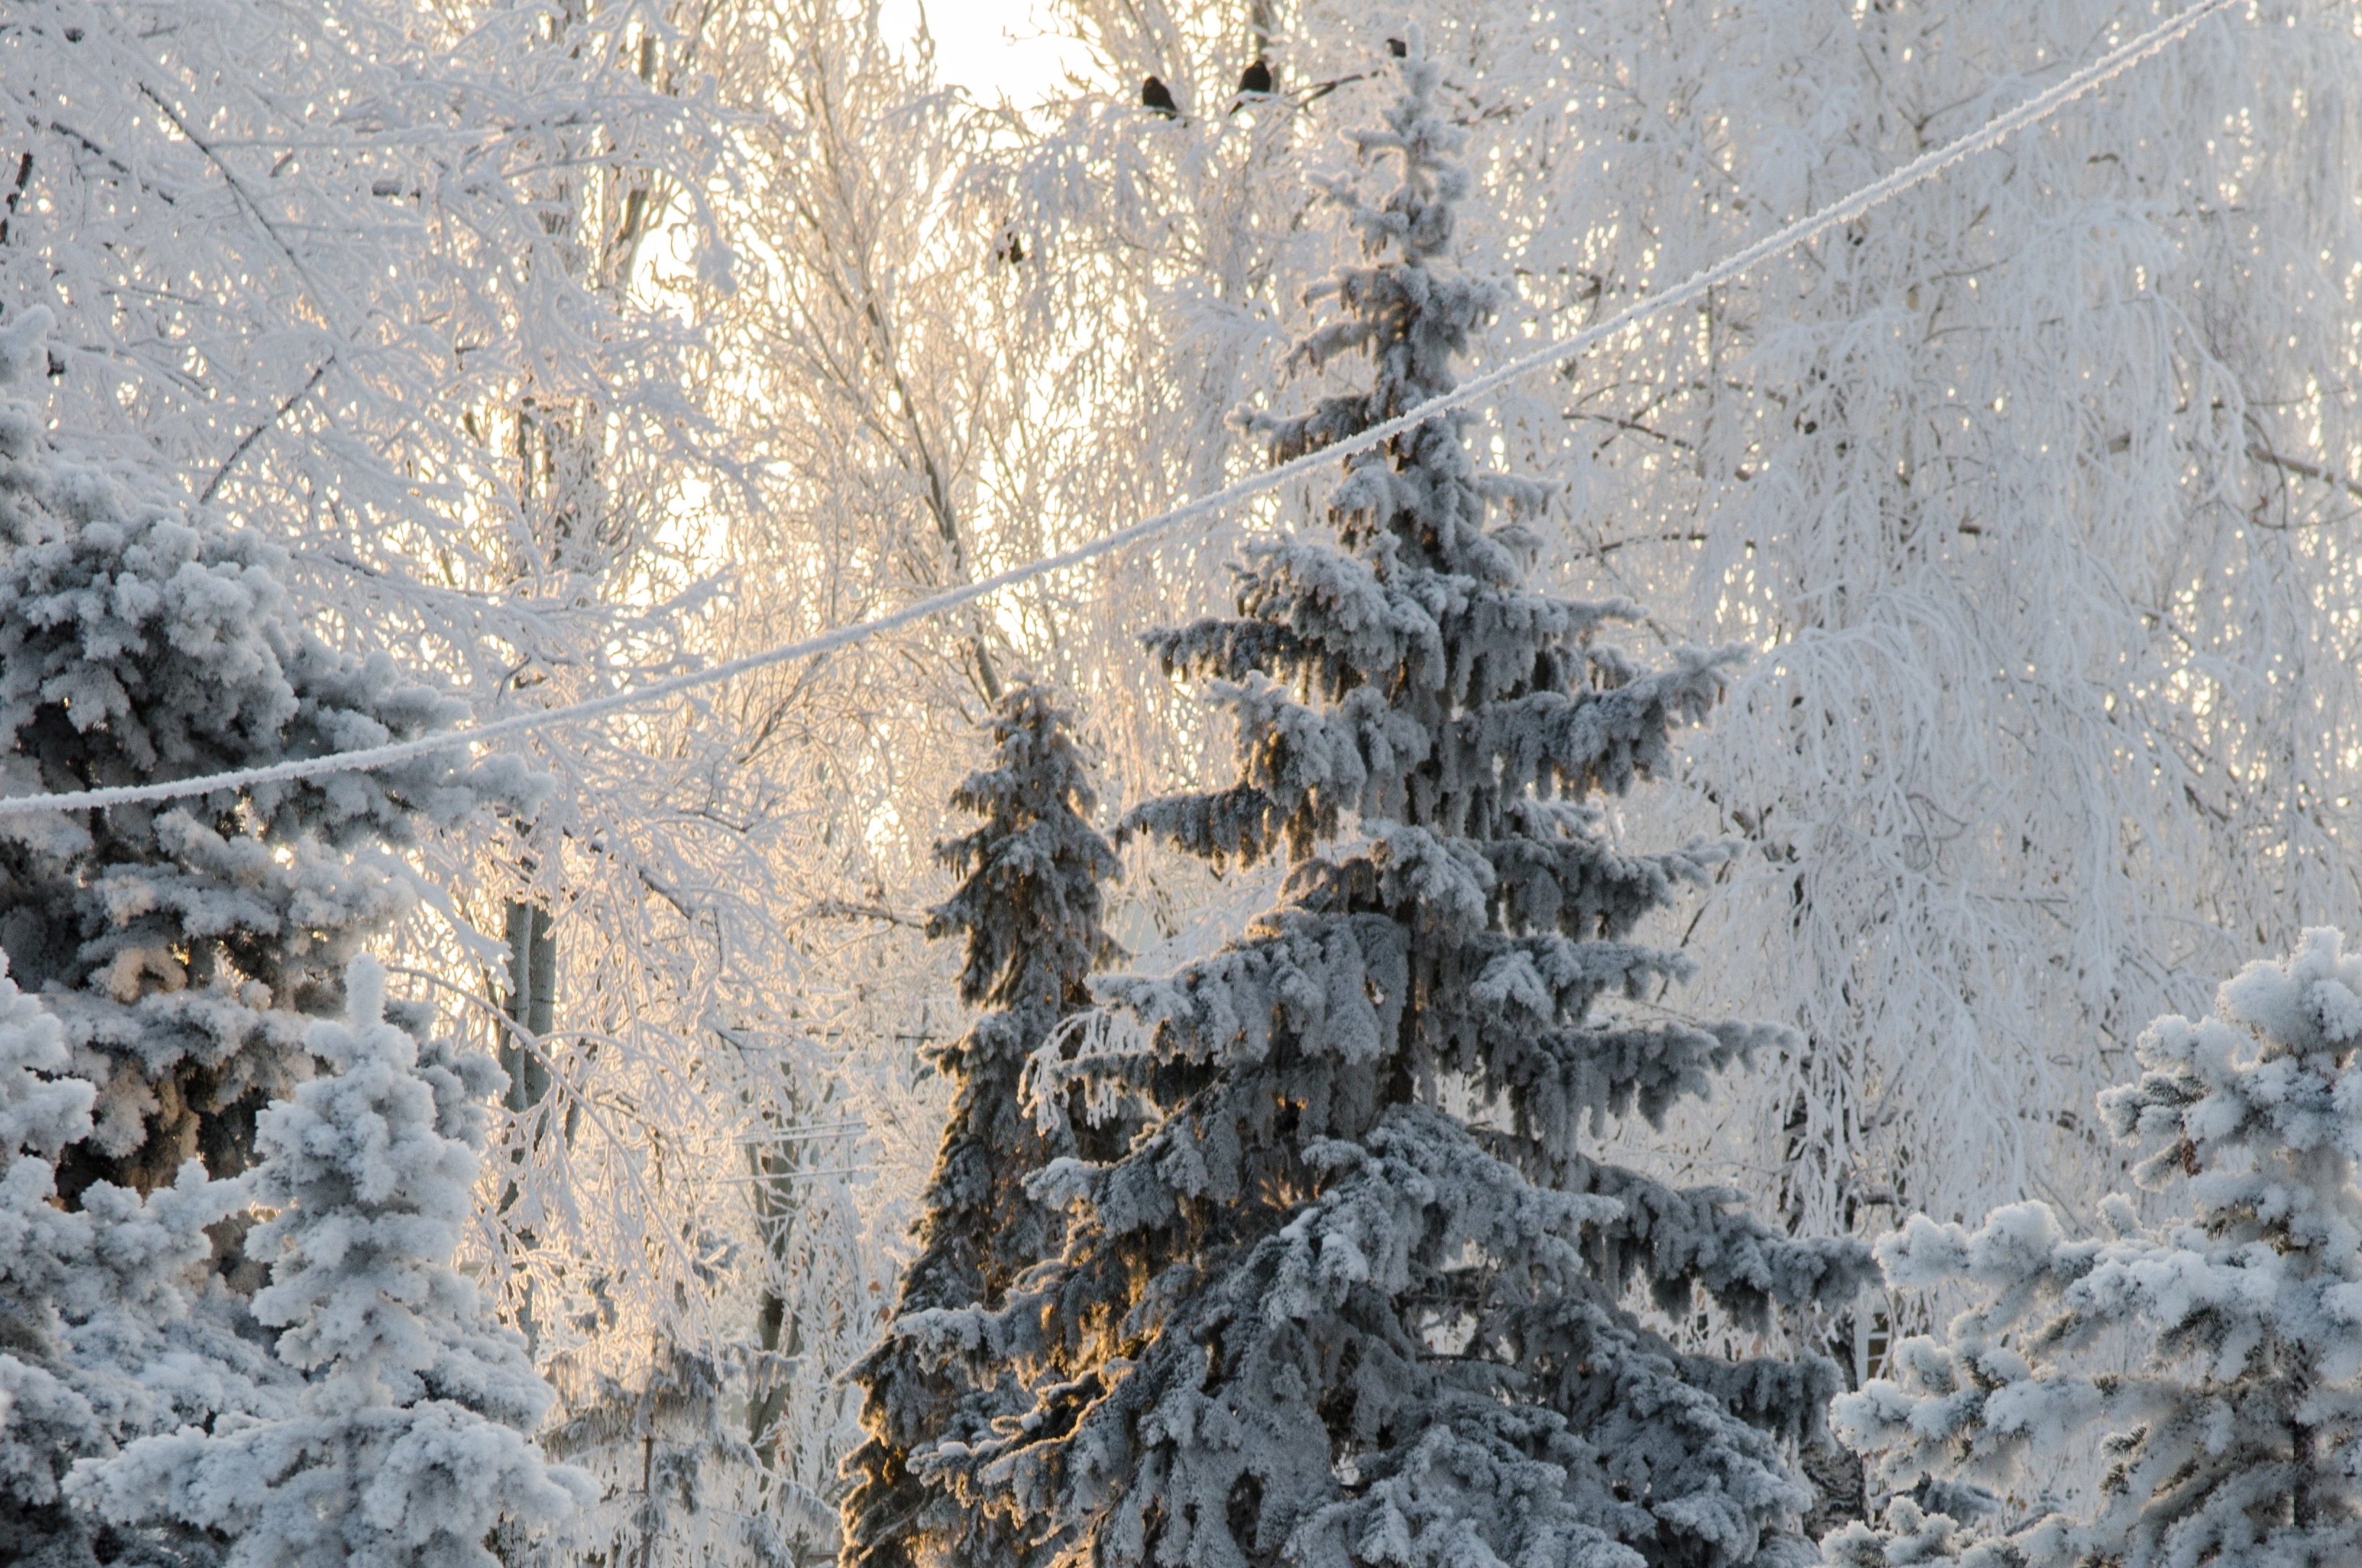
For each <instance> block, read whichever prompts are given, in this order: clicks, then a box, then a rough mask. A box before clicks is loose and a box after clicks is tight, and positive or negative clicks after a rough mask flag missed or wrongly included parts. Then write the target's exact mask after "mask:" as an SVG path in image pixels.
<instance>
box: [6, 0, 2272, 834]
mask: <svg viewBox="0 0 2362 1568" xmlns="http://www.w3.org/2000/svg"><path fill="white" fill-rule="evenodd" d="M2233 3H2234V0H2198V4H2196V5H2193V6H2191V7H2190V9H2188V10H2186V11H2184V12H2182V13H2181V14H2180V16H2178V17H2172V18H2171V19H2169V20H2168V21H2164V22H2161V23H2159V24H2158V26H2156V27H2154V28H2150V29H2149V30H2148V31H2147V32H2145V33H2143V34H2141V35H2140V36H2139V37H2138V38H2136V39H2133V40H2132V41H2131V42H2129V43H2126V44H2124V45H2122V46H2120V47H2118V48H2116V49H2114V50H2111V51H2109V52H2108V53H2107V54H2105V55H2103V56H2102V57H2101V58H2100V59H2099V60H2097V61H2093V62H2092V64H2090V65H2087V66H2085V67H2083V69H2081V71H2078V72H2075V73H2074V74H2072V75H2070V76H2068V77H2067V78H2065V79H2064V80H2062V81H2061V82H2059V83H2058V84H2057V85H2056V86H2054V87H2052V88H2050V89H2049V90H2048V91H2047V92H2043V93H2038V94H2035V96H2033V97H2031V98H2028V99H2027V100H2026V101H2025V102H2024V103H2023V104H2020V105H2017V107H2015V108H2014V109H2011V110H2010V111H2008V112H2007V113H2006V114H2003V115H2000V116H1996V117H1994V118H1992V119H1991V120H1988V121H1986V122H1985V123H1984V124H1983V125H1981V126H1980V127H1977V128H1976V129H1975V130H1972V131H1970V132H1969V133H1968V134H1967V135H1965V136H1963V137H1960V138H1959V139H1957V140H1955V141H1952V142H1949V143H1948V144H1946V145H1945V146H1943V147H1940V148H1937V149H1936V150H1935V151H1933V152H1929V153H1926V154H1923V155H1922V156H1920V157H1918V158H1916V159H1914V160H1912V161H1910V162H1909V163H1906V164H1904V166H1903V167H1902V168H1900V169H1897V170H1895V171H1893V172H1892V173H1890V174H1887V175H1886V176H1884V177H1883V178H1882V179H1878V180H1874V181H1872V182H1870V183H1869V184H1867V185H1864V186H1862V187H1861V188H1860V190H1858V191H1855V192H1854V193H1852V194H1850V195H1849V196H1846V197H1844V198H1843V199H1842V200H1839V201H1838V202H1837V203H1835V204H1832V205H1829V206H1827V207H1824V208H1822V209H1821V210H1820V211H1819V212H1817V213H1815V214H1812V215H1809V216H1806V217H1802V218H1799V219H1797V220H1796V221H1795V222H1794V223H1792V224H1789V225H1788V226H1786V227H1784V228H1782V229H1779V230H1777V231H1776V232H1774V233H1772V234H1771V235H1768V236H1766V237H1763V238H1761V239H1759V240H1757V241H1756V242H1755V243H1754V244H1752V245H1749V246H1748V247H1746V248H1743V249H1741V250H1738V251H1737V252H1735V253H1733V254H1732V255H1730V256H1728V257H1726V258H1725V259H1722V260H1720V261H1718V262H1716V263H1715V264H1714V265H1713V266H1711V267H1708V268H1705V270H1703V271H1697V272H1693V273H1692V274H1690V276H1689V277H1687V278H1686V279H1684V280H1683V281H1682V282H1679V283H1676V284H1674V285H1673V286H1672V288H1670V289H1667V290H1665V291H1664V292H1663V293H1657V294H1651V295H1650V296H1649V297H1648V298H1647V299H1644V300H1638V301H1635V302H1634V303H1633V304H1629V305H1628V306H1626V307H1625V308H1624V309H1622V310H1620V311H1618V312H1617V313H1616V314H1615V315H1611V316H1609V317H1607V318H1606V320H1604V321H1599V322H1595V323H1594V324H1593V325H1591V326H1586V327H1584V329H1583V330H1582V331H1580V332H1577V333H1575V334H1574V335H1573V336H1572V337H1566V338H1562V339H1561V340H1559V341H1557V342H1554V343H1551V344H1550V345H1549V346H1548V347H1546V348H1538V349H1536V350H1535V351H1534V352H1532V353H1530V354H1527V355H1524V356H1522V357H1521V358H1518V359H1511V360H1509V361H1507V363H1505V364H1502V365H1500V366H1497V367H1496V368H1495V369H1493V370H1487V371H1485V373H1484V374H1483V375H1480V376H1477V377H1475V378H1474V379H1473V380H1472V381H1466V382H1463V383H1462V385H1460V386H1458V387H1455V388H1453V389H1452V390H1451V391H1450V392H1442V393H1440V394H1438V395H1437V396H1435V397H1431V398H1429V399H1428V400H1427V401H1426V402H1425V403H1419V404H1418V405H1417V406H1415V407H1413V408H1411V409H1409V410H1407V411H1406V412H1404V413H1402V414H1396V416H1395V417H1394V418H1392V419H1389V420H1386V421H1385V422H1384V423H1382V424H1378V425H1372V426H1371V427H1370V428H1369V429H1367V430H1364V431H1363V432H1362V433H1361V434H1359V435H1357V436H1352V437H1351V438H1349V439H1347V440H1343V441H1339V442H1337V443H1335V444H1334V445H1332V446H1329V447H1322V448H1320V449H1319V451H1315V452H1307V453H1305V454H1304V455H1303V456H1301V457H1298V458H1292V459H1290V460H1289V461H1287V462H1285V463H1281V464H1279V465H1277V466H1276V467H1273V468H1267V469H1261V470H1259V471H1257V472H1256V473H1253V474H1251V475H1249V476H1247V477H1246V478H1244V479H1242V480H1236V481H1235V482H1233V483H1231V484H1228V485H1225V486H1223V487H1222V488H1221V489H1220V490H1218V491H1213V492H1212V493H1211V494H1209V495H1202V496H1199V497H1198V499H1196V500H1194V501H1187V502H1182V503H1181V504H1180V505H1178V506H1175V507H1174V508H1172V509H1171V510H1169V511H1165V512H1160V513H1157V514H1156V515H1154V516H1153V517H1149V518H1145V519H1143V520H1142V521H1141V522H1138V523H1134V524H1133V525H1131V526H1130V527H1128V528H1119V529H1117V530H1116V531H1115V532H1114V533H1112V534H1105V535H1102V536H1099V537H1098V538H1097V539H1094V540H1092V541H1090V542H1089V543H1088V544H1085V545H1077V546H1076V547H1074V548H1073V549H1071V550H1065V551H1062V552H1060V553H1059V554H1057V555H1054V556H1044V557H1043V558H1040V559H1038V560H1032V561H1028V562H1027V563H1025V564H1024V565H1022V566H1016V567H1011V568H1010V569H1008V570H1006V571H1001V572H996V573H994V574H993V575H992V576H990V577H988V578H984V579H982V580H978V581H976V582H971V583H966V584H963V585H962V586H960V587H957V588H951V589H946V590H944V591H943V592H941V593H935V594H931V595H929V596H928V597H926V598H924V599H921V600H917V601H914V602H911V603H909V604H906V605H904V606H903V607H902V608H901V609H900V610H895V611H890V612H889V613H886V614H883V615H878V616H875V617H873V618H871V619H869V620H866V621H855V622H853V623H850V624H846V625H843V626H837V627H834V628H832V629H831V630H829V631H826V632H822V633H821V634H820V635H817V636H812V637H806V638H804V639H803V640H802V641H800V642H794V643H788V644H785V645H783V646H778V647H775V648H767V649H765V650H763V651H762V652H760V653H752V654H746V655H744V656H742V657H738V658H734V659H730V660H727V661H725V662H723V663H721V664H717V665H712V666H710V667H709V668H704V669H700V670H692V671H690V673H688V674H686V675H676V676H673V677H671V678H670V679H665V680H658V681H654V682H652V683H650V684H648V685H646V686H640V687H635V688H633V689H632V690H628V691H615V692H610V693H609V694H607V695H606V696H603V697H592V698H589V699H586V700H585V701H580V702H574V703H569V704H568V705H567V706H565V707H563V708H545V709H541V710H539V711H537V712H529V713H515V714H512V715H511V716H509V717H508V718H505V719H495V720H493V721H492V722H491V723H487V724H478V725H475V726H472V727H471V728H469V729H464V730H446V731H443V732H441V733H439V734H432V735H421V736H419V737H418V738H417V739H415V740H407V741H395V742H392V743H389V744H388V745H377V746H368V747H364V748H362V749H360V750H358V751H346V752H335V753H331V754H330V755H328V756H315V757H303V758H298V759H294V760H291V761H287V762H280V763H273V764H271V765H270V766H269V767H243V768H234V769H231V770H229V771H227V772H223V773H210V774H204V775H202V776H200V777H197V778H182V779H177V780H173V781H171V782H159V783H149V784H126V785H117V786H116V787H113V788H110V789H104V790H74V791H71V792H68V793H64V794H53V795H16V796H9V797H5V798H0V816H16V815H22V814H26V813H28V812H62V811H87V810H91V809H93V808H96V807H105V806H121V805H130V804H133V803H135V802H138V801H168V800H178V799H184V798H186V797H188V796H191V795H204V794H209V793H211V792H213V791H214V790H236V789H244V788H247V787H249V786H252V785H256V784H270V783H277V782H280V781H281V780H285V779H293V778H309V777H312V776H314V775H316V774H322V773H351V772H358V771H360V770H362V769H365V768H371V767H390V766H392V764H394V763H398V762H407V761H409V760H411V759H412V758H414V757H418V756H427V755H429V754H431V753H434V752H438V751H448V750H451V749H453V748H454V747H458V746H463V745H475V744H477V743H479V742H483V741H491V740H497V739H499V738H500V737H502V736H503V735H512V734H523V733H524V732H525V731H527V730H536V729H541V728H544V727H546V726H548V725H552V724H563V723H579V722H580V721H582V720H585V719H595V718H598V717H600V716H601V715H602V714H606V713H613V712H622V711H624V710H625V709H630V708H638V707H644V706H646V705H647V704H648V703H651V702H658V701H663V700H664V699H666V698H668V697H672V696H677V695H679V693H681V692H684V691H691V690H696V689H697V688H699V687H701V686H711V685H714V684H716V683H718V682H722V681H726V680H732V679H736V678H737V677H739V676H741V675H745V674H749V673H751V672H753V671H755V670H757V669H766V668H770V667H771V666H773V665H778V664H789V663H793V662H794V661H796V660H798V659H805V658H815V657H819V656H820V655H822V654H826V653H833V652H835V651H836V650H837V649H839V648H844V647H849V646H852V645H853V644H855V643H858V642H866V641H867V640H868V639H869V638H871V637H875V636H879V635H884V634H885V633H888V632H893V631H899V630H900V629H901V628H902V627H905V626H910V625H914V624H917V623H919V622H921V621H925V620H931V619H933V617H934V616H937V615H940V614H942V613H944V612H945V611H946V610H956V609H958V608H959V607H960V606H962V605H964V604H968V603H972V602H975V601H977V600H978V599H982V598H984V597H985V596H986V595H987V594H991V593H997V592H999V591H1000V590H1002V589H1004V588H1014V587H1016V586H1017V585H1018V584H1019V583H1022V582H1028V581H1031V580H1032V579H1034V578H1037V577H1042V576H1044V575H1046V574H1048V573H1050V572H1054V571H1064V570H1065V569H1068V568H1069V567H1076V566H1081V565H1082V564H1083V563H1085V562H1086V561H1090V560H1095V559H1097V558H1099V557H1100V556H1104V555H1109V554H1110V553H1112V552H1114V551H1117V550H1120V549H1123V548H1124V547H1127V546H1131V545H1136V544H1139V543H1141V542H1142V540H1146V539H1152V538H1154V537H1156V536H1158V535H1161V534H1167V533H1170V532H1172V531H1173V530H1174V529H1175V528H1178V527H1179V526H1180V525H1182V524H1184V523H1188V522H1193V521H1195V520H1197V519H1198V518H1200V517H1205V516H1209V515H1211V514H1214V513H1220V512H1222V511H1224V510H1226V509H1228V508H1229V507H1231V506H1233V505H1236V504H1237V503H1238V502H1242V501H1244V500H1246V499H1248V498H1249V497H1250V496H1254V495H1259V494H1261V493H1262V492H1263V491H1267V490H1273V489H1276V488H1277V487H1278V486H1280V485H1283V484H1286V482H1287V481H1288V480H1293V479H1297V478H1301V477H1303V476H1305V475H1308V474H1310V473H1312V472H1314V471H1315V470H1317V469H1326V468H1328V467H1330V465H1331V464H1333V463H1335V462H1336V461H1337V460H1338V459H1339V458H1344V457H1347V456H1350V455H1352V453H1355V452H1361V451H1366V450H1368V449H1369V448H1370V447H1375V446H1377V445H1378V444H1379V443H1381V442H1384V441H1386V440H1389V439H1391V438H1392V437H1394V436H1399V435H1401V434H1403V433H1404V432H1405V431H1407V430H1411V429H1414V428H1416V427H1417V426H1418V425H1422V424H1424V423H1425V422H1427V421H1428V420H1429V419H1432V418H1434V417H1435V416H1436V415H1437V414H1442V413H1444V412H1446V411H1447V410H1450V409H1454V408H1458V407H1460V406H1462V404H1465V403H1473V402H1474V401H1476V400H1477V399H1478V398H1480V397H1482V396H1484V395H1485V393H1486V392H1491V391H1493V390H1494V389H1495V388H1496V387H1500V386H1504V385H1507V383H1508V382H1510V381H1516V380H1518V378H1519V377H1521V376H1527V375H1530V374H1532V373H1533V372H1534V371H1536V370H1544V369H1547V368H1549V367H1551V366H1555V365H1558V364H1561V363H1563V362H1564V361H1566V360H1568V359H1573V358H1574V357H1575V356H1576V355H1578V354H1580V353H1582V352H1583V351H1584V349H1586V348H1591V347H1592V346H1594V345H1595V344H1597V343H1600V342H1603V341H1605V340H1606V339H1607V338H1609V337H1615V336H1616V335H1617V333H1620V332H1622V331H1624V330H1626V329H1627V328H1628V327H1630V326H1635V325H1637V324H1639V322H1641V321H1644V320H1646V319H1647V318H1648V317H1650V316H1651V315H1657V314H1658V313H1659V312H1661V311H1665V310H1670V309H1672V307H1674V306H1676V305H1680V304H1687V303H1688V302H1690V301H1691V300H1694V299H1696V298H1697V297H1699V296H1700V295H1702V294H1704V293H1707V292H1708V291H1709V290H1712V289H1715V288H1718V287H1720V286H1721V285H1722V284H1724V283H1727V282H1731V281H1732V280H1734V279H1736V278H1737V277H1738V276H1739V275H1740V274H1741V273H1743V272H1745V271H1747V270H1748V269H1749V268H1750V267H1753V266H1755V265H1756V264H1757V263H1759V262H1761V261H1766V260H1769V259H1771V258H1772V257H1774V256H1777V255H1779V254H1781V253H1782V252H1783V251H1785V250H1788V249H1791V248H1794V247H1795V246H1798V245H1802V244H1804V243H1805V241H1807V240H1810V239H1816V238H1818V237H1821V236H1822V235H1824V234H1827V232H1829V230H1831V229H1833V228H1836V227H1837V226H1839V225H1840V224H1845V223H1850V222H1851V221H1852V220H1853V219H1855V218H1857V217H1860V215H1863V214H1864V213H1866V212H1868V211H1870V210H1871V208H1872V207H1875V206H1878V205H1879V204H1882V203H1884V202H1887V201H1889V200H1892V199H1893V197H1895V196H1898V195H1900V194H1902V193H1904V192H1905V191H1907V190H1910V189H1911V188H1912V187H1913V186H1915V185H1919V184H1923V183H1925V182H1926V181H1928V180H1931V179H1933V178H1935V177H1936V176H1937V175H1938V174H1940V173H1942V172H1943V171H1945V170H1947V169H1949V168H1951V167H1952V166H1953V165H1954V164H1956V163H1959V162H1961V161H1963V160H1966V159H1968V158H1970V157H1972V156H1974V155H1975V154H1977V153H1980V152H1982V151H1985V150H1986V149H1990V148H1992V147H1995V146H1997V145H1999V144H2000V143H2001V142H2003V141H2004V140H2006V139H2007V138H2009V137H2011V136H2012V135H2014V134H2015V133H2016V132H2018V131H2020V130H2023V129H2025V127H2027V126H2030V125H2035V124H2037V123H2039V122H2040V121H2042V120H2045V119H2047V118H2048V117H2049V116H2052V115H2054V114H2056V113H2057V112H2058V110H2059V109H2061V108H2063V107H2065V106H2066V105H2069V104H2070V103H2072V102H2074V101H2075V100H2076V99H2077V98H2080V97H2081V96H2083V94H2086V93H2089V92H2091V91H2092V89H2094V88H2096V87H2101V86H2103V85H2105V84H2106V83H2109V82H2111V81H2114V79H2115V78H2116V77H2118V76H2120V75H2122V74H2123V73H2124V72H2126V71H2128V70H2130V69H2131V68H2132V67H2133V66H2135V65H2137V64H2139V63H2140V62H2141V61H2144V60H2147V59H2148V58H2149V57H2150V56H2151V55H2154V54H2157V53H2159V52H2160V51H2162V50H2165V49H2167V48H2169V46H2171V45H2173V44H2175V43H2178V42H2180V40H2181V39H2184V38H2186V37H2187V36H2189V34H2190V33H2191V31H2193V30H2194V29H2195V28H2197V26H2198V24H2199V23H2201V22H2202V21H2204V20H2205V19H2206V18H2207V17H2212V16H2213V15H2215V14H2216V13H2217V12H2220V11H2224V10H2227V9H2228V8H2229V7H2230V6H2231V5H2232V4H2233Z"/></svg>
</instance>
